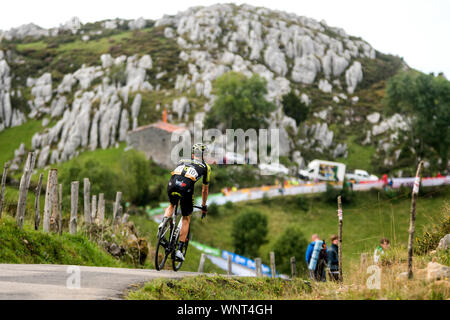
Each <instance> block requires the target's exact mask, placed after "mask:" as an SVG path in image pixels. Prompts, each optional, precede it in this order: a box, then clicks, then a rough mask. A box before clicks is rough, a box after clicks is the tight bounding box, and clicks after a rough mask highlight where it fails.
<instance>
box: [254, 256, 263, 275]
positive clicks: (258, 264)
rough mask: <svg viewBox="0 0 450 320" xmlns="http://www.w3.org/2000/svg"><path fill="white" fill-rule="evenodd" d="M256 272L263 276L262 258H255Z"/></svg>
mask: <svg viewBox="0 0 450 320" xmlns="http://www.w3.org/2000/svg"><path fill="white" fill-rule="evenodd" d="M255 272H256V276H257V277H261V276H262V266H261V258H255Z"/></svg>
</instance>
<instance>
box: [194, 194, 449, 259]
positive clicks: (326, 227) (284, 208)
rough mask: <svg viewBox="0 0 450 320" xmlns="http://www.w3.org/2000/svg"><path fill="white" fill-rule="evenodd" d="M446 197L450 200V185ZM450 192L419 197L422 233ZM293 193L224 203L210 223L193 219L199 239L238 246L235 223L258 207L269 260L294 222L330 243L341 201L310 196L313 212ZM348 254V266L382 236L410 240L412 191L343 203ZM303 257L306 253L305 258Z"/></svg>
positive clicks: (264, 251) (221, 245)
mask: <svg viewBox="0 0 450 320" xmlns="http://www.w3.org/2000/svg"><path fill="white" fill-rule="evenodd" d="M446 190H447V192H446V194H445V196H446V197H447V199H448V196H449V194H450V192H449V191H450V188H449V187H447V189H446ZM445 196H441V197H437V198H436V197H432V194H431V195H430V196H429V197H421V198H419V200H418V202H417V213H416V214H417V218H416V232H417V234H421V232H422V230H423V227H424V226H426V225H429V224H431V223H432V221H433V220H435V219H436V218H437V217H438V216H439V213H440V212H441V210H442V206H443V204H444V200H445ZM289 199H292V198H291V197H286V198H276V199H272V200H271V201H269V202H268V203H263V202H262V201H251V202H247V203H240V204H235V205H234V206H233V208H232V209H226V208H225V207H221V208H220V212H219V215H218V216H216V217H213V216H208V217H207V219H206V221H205V222H204V223H199V222H198V221H195V220H194V222H193V235H194V236H193V237H194V239H195V240H197V241H199V242H202V243H205V244H209V245H211V246H214V247H218V248H221V249H226V250H232V251H233V250H234V248H233V244H232V237H231V228H232V222H233V220H234V219H235V218H236V216H237V215H238V214H239V213H240V212H243V211H245V210H247V209H250V208H251V209H256V210H258V211H260V212H261V213H263V214H264V215H266V216H267V218H268V224H269V232H268V240H269V242H268V243H267V244H265V245H263V246H262V247H261V249H260V256H261V258H262V260H263V262H264V263H268V262H269V252H270V251H271V250H272V248H273V246H274V243H275V241H276V240H277V236H278V235H279V234H280V233H281V232H283V230H284V228H285V227H287V226H288V225H289V224H297V225H298V226H299V227H300V228H301V230H302V231H303V234H304V236H305V238H306V239H307V240H309V239H310V237H311V234H313V233H318V234H319V235H320V236H321V237H322V238H324V239H325V240H326V241H327V243H329V242H330V240H329V236H330V235H331V234H336V233H337V222H338V221H337V217H336V205H333V204H326V203H323V201H321V200H320V198H319V199H318V198H316V197H308V207H309V209H308V211H306V212H305V211H301V210H299V209H298V208H297V207H296V205H295V203H294V202H293V201H289ZM343 211H344V229H343V237H344V241H343V250H344V251H343V253H344V261H343V262H344V266H346V265H348V264H349V263H350V262H353V261H357V260H359V257H360V253H361V252H370V253H372V252H373V249H374V247H375V246H376V245H377V244H378V241H379V239H380V238H381V237H383V236H384V237H388V238H389V239H391V241H392V243H393V245H397V244H398V245H400V244H405V243H406V241H407V239H408V228H409V215H410V200H409V199H407V196H403V197H400V198H399V199H397V200H393V201H389V200H384V199H380V201H379V202H378V198H377V195H376V194H374V193H362V192H361V193H358V196H357V198H356V200H355V202H354V203H352V204H350V205H346V204H344V205H343ZM300 261H303V257H301V260H300Z"/></svg>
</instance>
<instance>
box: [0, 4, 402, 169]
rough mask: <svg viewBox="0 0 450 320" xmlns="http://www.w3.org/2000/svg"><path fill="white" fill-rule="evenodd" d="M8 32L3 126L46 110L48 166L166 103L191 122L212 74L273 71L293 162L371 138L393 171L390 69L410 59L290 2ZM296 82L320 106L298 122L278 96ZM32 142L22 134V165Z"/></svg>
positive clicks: (152, 115)
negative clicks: (386, 100)
mask: <svg viewBox="0 0 450 320" xmlns="http://www.w3.org/2000/svg"><path fill="white" fill-rule="evenodd" d="M0 39H1V42H0V131H2V130H8V128H10V127H14V126H18V125H21V124H23V123H25V122H26V121H30V120H33V121H35V120H39V121H42V125H43V130H42V131H40V132H36V133H35V134H34V136H33V137H32V143H31V149H32V150H34V151H36V152H37V153H38V161H37V165H38V166H39V167H43V166H46V165H48V164H52V163H55V162H61V161H66V160H68V159H71V158H73V157H75V156H77V155H78V154H79V152H81V151H83V150H95V149H97V148H109V147H112V146H115V145H116V144H117V143H118V142H121V141H125V140H126V136H127V132H128V130H130V129H133V128H136V127H137V126H141V125H144V124H147V123H151V122H154V121H155V120H157V119H159V118H160V113H161V111H162V109H164V108H165V109H166V110H167V111H168V114H169V121H171V122H174V123H181V124H183V125H185V126H187V127H188V128H190V127H192V125H193V122H194V120H199V121H201V120H202V119H203V118H204V116H205V114H206V113H207V112H208V111H209V110H210V108H211V106H212V104H213V102H214V98H215V97H214V95H213V93H212V84H213V81H214V80H215V79H216V78H217V77H219V76H220V75H222V74H224V73H226V72H228V71H237V72H241V73H243V74H245V75H247V76H251V75H252V74H258V75H260V76H261V77H263V78H264V79H266V80H267V89H268V94H267V97H266V98H267V99H268V100H270V101H273V102H274V103H275V104H276V105H277V106H278V109H277V110H276V111H275V112H274V113H273V114H272V119H271V121H270V123H271V126H273V127H278V128H280V129H281V133H282V134H281V139H282V140H281V153H282V155H283V156H285V158H286V159H287V160H286V161H290V162H291V163H292V164H297V165H299V166H303V165H304V164H305V161H309V160H311V159H313V158H316V157H321V158H327V159H330V160H332V159H338V158H339V159H345V158H346V157H347V156H348V153H349V150H350V151H351V148H352V147H353V145H357V146H358V147H361V148H364V147H365V146H367V147H368V148H371V149H370V150H372V151H371V154H370V158H369V159H367V160H368V161H370V160H372V161H373V162H374V163H379V166H378V167H377V166H374V168H375V170H378V171H381V170H382V169H383V170H389V168H394V163H395V161H396V160H397V159H396V158H398V156H399V153H400V148H401V141H400V140H401V139H399V131H401V130H405V129H407V128H408V118H407V117H406V116H405V115H402V114H396V115H394V117H391V118H385V117H384V116H383V114H382V111H381V109H382V106H381V99H382V97H383V90H384V87H385V81H386V79H387V78H389V77H390V76H392V75H394V74H395V73H396V72H398V71H399V70H400V69H402V68H407V66H406V64H405V63H404V62H403V60H402V59H400V58H398V57H394V56H389V55H384V54H382V53H380V52H377V51H376V50H375V49H374V48H373V47H372V46H371V45H370V44H369V43H367V42H366V41H364V40H362V39H360V38H357V37H354V36H351V35H348V34H347V33H346V32H345V31H344V30H342V29H340V28H336V27H331V26H328V25H327V24H326V22H325V21H316V20H314V19H311V18H307V17H303V16H297V15H295V14H290V13H286V12H281V11H272V10H268V9H265V8H258V7H252V6H249V5H241V6H236V5H225V4H220V5H213V6H209V7H193V8H190V9H188V10H186V11H183V12H180V13H178V14H177V15H175V16H164V17H162V18H161V19H159V20H156V21H151V20H145V19H144V18H139V19H137V20H131V21H129V20H121V19H114V20H107V21H100V22H96V23H86V24H83V23H81V21H80V20H79V19H77V18H73V19H71V20H70V21H68V22H67V23H65V24H62V25H61V26H60V27H58V28H53V29H49V30H46V29H42V28H40V27H38V26H36V25H33V24H29V25H24V26H21V27H19V28H14V29H11V30H9V31H3V32H0ZM291 90H293V91H294V92H295V94H297V95H298V96H299V97H300V98H301V101H303V102H304V103H305V104H306V105H308V106H309V108H310V109H311V112H310V116H309V118H308V120H307V121H306V123H305V124H302V126H301V127H297V125H296V122H295V121H294V119H292V118H289V117H287V116H286V115H284V113H283V110H282V107H281V103H280V101H281V98H282V96H283V95H284V94H286V93H288V92H290V91H291ZM22 142H25V141H22ZM23 153H24V145H21V147H20V148H19V149H18V150H17V151H16V159H15V161H14V165H13V167H14V166H15V167H16V168H18V164H19V160H20V156H21V155H22V154H23ZM380 159H382V161H381V162H380Z"/></svg>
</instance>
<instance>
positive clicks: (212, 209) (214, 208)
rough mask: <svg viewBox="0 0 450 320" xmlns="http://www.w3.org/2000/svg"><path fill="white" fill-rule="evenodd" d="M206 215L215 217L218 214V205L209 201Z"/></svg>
mask: <svg viewBox="0 0 450 320" xmlns="http://www.w3.org/2000/svg"><path fill="white" fill-rule="evenodd" d="M208 215H209V216H211V217H215V216H218V215H219V206H218V205H217V204H216V203H211V204H210V205H209V206H208Z"/></svg>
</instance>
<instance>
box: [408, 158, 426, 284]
mask: <svg viewBox="0 0 450 320" xmlns="http://www.w3.org/2000/svg"><path fill="white" fill-rule="evenodd" d="M422 166H423V161H420V162H419V166H418V168H417V172H416V179H415V180H414V187H413V191H412V196H411V218H410V222H409V241H408V279H412V277H413V270H412V260H413V243H414V231H415V223H416V201H417V197H418V196H419V186H420V179H421V171H422Z"/></svg>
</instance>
